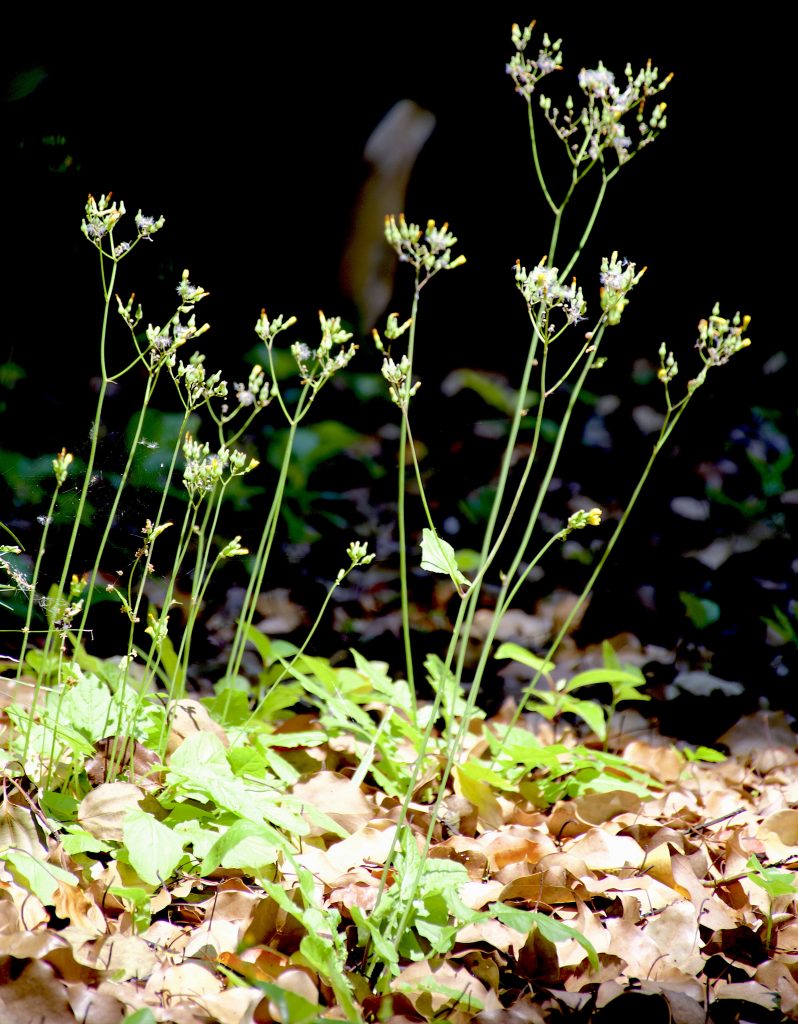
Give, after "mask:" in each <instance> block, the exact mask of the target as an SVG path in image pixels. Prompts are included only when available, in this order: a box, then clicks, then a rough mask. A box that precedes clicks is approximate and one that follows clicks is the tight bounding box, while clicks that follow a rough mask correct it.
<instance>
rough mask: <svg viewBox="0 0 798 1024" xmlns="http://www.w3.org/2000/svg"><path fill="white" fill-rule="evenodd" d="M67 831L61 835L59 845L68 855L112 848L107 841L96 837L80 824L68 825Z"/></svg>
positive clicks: (106, 851)
mask: <svg viewBox="0 0 798 1024" xmlns="http://www.w3.org/2000/svg"><path fill="white" fill-rule="evenodd" d="M67 831H68V834H66V835H62V836H61V845H62V846H63V847H64V849H65V850H66V852H67V853H68V854H69V856H70V857H74V856H75V855H76V854H79V853H109V852H110V851H111V849H112V847H111V845H110V844H109V843H106V842H104V841H103V840H102V839H97V838H96V837H95V836H93V835H92V834H91V832H87V831H86V830H85V829H84V828H81V827H80V825H68V826H67Z"/></svg>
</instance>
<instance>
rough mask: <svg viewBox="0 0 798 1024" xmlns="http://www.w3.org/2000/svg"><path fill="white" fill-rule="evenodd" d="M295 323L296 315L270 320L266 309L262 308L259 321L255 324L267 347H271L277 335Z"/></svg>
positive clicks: (256, 331) (257, 332) (258, 334)
mask: <svg viewBox="0 0 798 1024" xmlns="http://www.w3.org/2000/svg"><path fill="white" fill-rule="evenodd" d="M295 323H296V317H295V316H289V318H288V319H287V320H283V318H282V317H281V316H278V317H275V318H274V320H270V319H269V318H268V316H266V310H265V309H262V310H261V311H260V317H259V319H258V322H257V323H256V324H255V333H256V334H257V336H258V337H259V338H260V340H261V341H262V342H263V343H264V344H265V346H266V348H268V349H271V347H272V345H273V344H274V339H275V338H276V337H277V335H278V334H279V333H280V332H281V331H285V330H287V329H288V328H289V327H293V326H294V324H295Z"/></svg>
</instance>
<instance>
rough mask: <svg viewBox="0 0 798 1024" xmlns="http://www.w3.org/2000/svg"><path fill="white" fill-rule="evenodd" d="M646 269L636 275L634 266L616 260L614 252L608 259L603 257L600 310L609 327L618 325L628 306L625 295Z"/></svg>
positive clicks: (627, 261)
mask: <svg viewBox="0 0 798 1024" xmlns="http://www.w3.org/2000/svg"><path fill="white" fill-rule="evenodd" d="M646 269H647V268H646V267H643V269H642V270H641V271H640V272H639V273H636V272H635V270H636V268H635V264H634V263H630V262H629V260H624V259H620V260H619V259H618V253H617V252H614V253H613V254H612V256H610V258H609V259H607V257H606V256H605V257H604V259H603V260H602V261H601V273H600V275H599V281H600V282H601V291H600V296H601V308H602V310H603V312H604V315H605V317H606V320H607V323H608V324H610V326H614V325H615V324H618V323H620V320H621V316H622V314H623V311H624V309H626V307H627V305H628V304H629V300H628V299H627V297H626V296H627V295H628V294H629V292H630V291H631V290H632V289H633V288H634V286H635V285H636V284H637V283H638V281H639V280H640V278H641V277H642V276H643V274H645V272H646Z"/></svg>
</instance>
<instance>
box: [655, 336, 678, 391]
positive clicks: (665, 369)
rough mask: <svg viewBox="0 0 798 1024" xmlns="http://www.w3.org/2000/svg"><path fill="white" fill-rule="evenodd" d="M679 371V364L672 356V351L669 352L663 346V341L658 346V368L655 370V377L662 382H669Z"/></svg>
mask: <svg viewBox="0 0 798 1024" xmlns="http://www.w3.org/2000/svg"><path fill="white" fill-rule="evenodd" d="M678 372H679V364H678V363H677V362H676V360H675V359H674V357H673V352H669V351H668V350H667V348H666V347H665V342H664V341H663V343H662V344H661V345H660V347H659V369H658V370H657V378H658V380H661V381H662V383H663V384H670V382H671V381H672V380H673V378H674V377H675V376H676V374H677V373H678Z"/></svg>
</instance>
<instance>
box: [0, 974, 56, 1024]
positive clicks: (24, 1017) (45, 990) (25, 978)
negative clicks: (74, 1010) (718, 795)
mask: <svg viewBox="0 0 798 1024" xmlns="http://www.w3.org/2000/svg"><path fill="white" fill-rule="evenodd" d="M0 1020H2V1021H3V1024H32V1022H34V1021H35V1022H36V1024H64V1021H67V1020H69V1003H68V1001H67V996H66V987H65V986H64V984H63V983H62V982H61V981H59V980H58V979H57V978H56V977H55V976H54V974H53V969H52V967H50V965H49V964H46V963H44V962H43V961H41V960H31V962H30V963H29V964H27V965H26V967H25V968H24V970H23V971H22V973H21V974H20V976H19V977H18V978H16V979H15V980H13V981H6V982H5V984H4V985H2V986H0Z"/></svg>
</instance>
